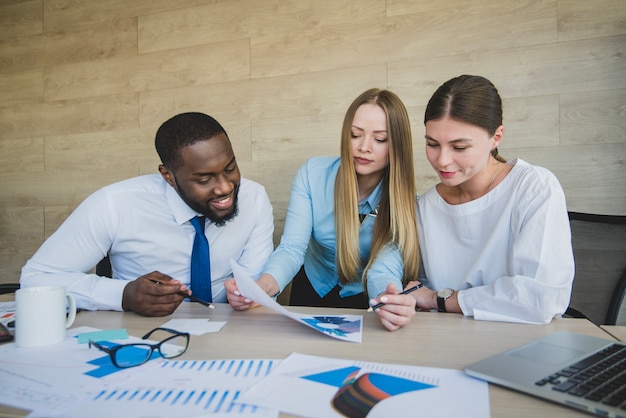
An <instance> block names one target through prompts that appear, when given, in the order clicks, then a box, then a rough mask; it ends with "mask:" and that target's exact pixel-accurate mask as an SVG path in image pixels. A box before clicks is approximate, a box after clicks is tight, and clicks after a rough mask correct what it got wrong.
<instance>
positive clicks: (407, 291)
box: [367, 283, 424, 312]
mask: <svg viewBox="0 0 626 418" xmlns="http://www.w3.org/2000/svg"><path fill="white" fill-rule="evenodd" d="M421 287H424V285H423V284H421V283H420V284H418V285H417V286H413V287H409V288H408V289H406V290H404V291H402V292H401V293H400V294H401V295H408V294H409V293H412V292H415V291H416V290H417V289H419V288H421ZM385 305H386V303H385V302H380V303H377V304H376V305H374V306H370V307H369V308H367V312H372V311H374V310H376V309H378V308H382V307H383V306H385Z"/></svg>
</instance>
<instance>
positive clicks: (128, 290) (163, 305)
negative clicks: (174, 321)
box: [122, 271, 190, 316]
mask: <svg viewBox="0 0 626 418" xmlns="http://www.w3.org/2000/svg"><path fill="white" fill-rule="evenodd" d="M189 294H190V292H189V290H187V286H186V285H184V284H181V283H180V282H179V281H178V280H174V279H172V278H171V277H170V276H167V275H165V274H162V273H159V272H158V271H153V272H152V273H148V274H146V275H143V276H141V277H139V278H137V279H136V280H133V281H131V282H129V283H128V284H127V285H126V287H125V288H124V294H123V296H122V309H124V310H125V311H132V312H135V313H138V314H139V315H143V316H165V315H169V314H171V313H172V312H174V311H175V310H176V308H178V305H180V303H181V302H182V301H183V300H184V299H185V297H186V295H189Z"/></svg>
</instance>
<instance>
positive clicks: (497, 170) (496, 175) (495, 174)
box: [485, 161, 504, 194]
mask: <svg viewBox="0 0 626 418" xmlns="http://www.w3.org/2000/svg"><path fill="white" fill-rule="evenodd" d="M497 164H498V166H497V167H496V170H495V173H493V177H492V178H491V181H490V182H489V186H487V191H485V194H487V193H489V191H490V190H491V186H493V182H494V181H496V177H498V173H499V172H500V168H502V166H503V165H504V164H502V163H501V162H500V161H498V162H497Z"/></svg>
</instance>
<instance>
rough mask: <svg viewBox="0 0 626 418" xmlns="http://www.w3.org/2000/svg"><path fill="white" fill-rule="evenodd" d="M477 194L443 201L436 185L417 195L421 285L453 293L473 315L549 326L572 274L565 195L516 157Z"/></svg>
mask: <svg viewBox="0 0 626 418" xmlns="http://www.w3.org/2000/svg"><path fill="white" fill-rule="evenodd" d="M508 164H510V165H513V169H512V170H511V172H510V173H509V174H508V175H507V176H506V177H505V178H504V180H503V181H502V182H500V184H498V185H497V186H496V187H495V188H494V189H493V190H491V191H490V192H489V193H487V194H486V195H484V196H483V197H481V198H479V199H476V200H473V201H471V202H467V203H464V204H460V205H450V204H448V203H446V202H445V201H444V200H443V198H442V197H441V196H440V195H439V193H438V192H437V190H436V189H435V188H432V189H430V190H429V191H428V192H426V193H425V194H424V195H423V196H422V197H421V198H420V199H419V200H418V221H419V231H420V237H419V240H420V247H421V248H420V249H421V253H422V262H423V264H424V270H425V275H426V277H424V284H426V285H427V286H428V287H430V288H432V289H434V290H439V289H442V288H446V287H449V288H452V289H456V290H459V292H458V300H459V305H460V306H461V310H462V311H463V314H464V315H466V316H473V317H474V318H475V319H482V320H492V321H510V322H526V323H548V322H550V321H551V320H552V318H553V317H554V316H555V315H559V314H562V313H563V312H564V311H565V309H566V308H567V306H568V304H569V300H570V294H571V289H572V282H573V279H574V258H573V252H572V245H571V230H570V225H569V219H568V216H567V207H566V203H565V195H564V193H563V190H562V188H561V186H560V184H559V182H558V180H557V179H556V177H555V176H554V175H553V174H552V173H551V172H549V171H548V170H546V169H545V168H541V167H536V166H532V165H530V164H528V163H526V162H524V161H522V160H519V159H516V160H512V161H510V162H509V163H508Z"/></svg>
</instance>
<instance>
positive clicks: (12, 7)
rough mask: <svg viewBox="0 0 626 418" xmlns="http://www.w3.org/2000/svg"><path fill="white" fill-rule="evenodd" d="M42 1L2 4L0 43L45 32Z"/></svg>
mask: <svg viewBox="0 0 626 418" xmlns="http://www.w3.org/2000/svg"><path fill="white" fill-rule="evenodd" d="M41 3H42V0H30V1H11V0H5V1H3V2H2V3H0V41H2V40H5V39H14V38H19V37H21V36H28V35H34V34H37V33H41V32H43V10H42V7H41Z"/></svg>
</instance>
